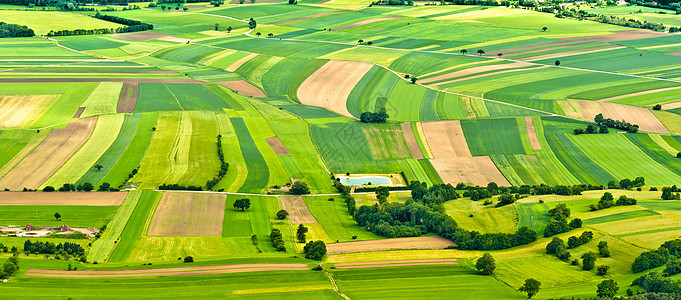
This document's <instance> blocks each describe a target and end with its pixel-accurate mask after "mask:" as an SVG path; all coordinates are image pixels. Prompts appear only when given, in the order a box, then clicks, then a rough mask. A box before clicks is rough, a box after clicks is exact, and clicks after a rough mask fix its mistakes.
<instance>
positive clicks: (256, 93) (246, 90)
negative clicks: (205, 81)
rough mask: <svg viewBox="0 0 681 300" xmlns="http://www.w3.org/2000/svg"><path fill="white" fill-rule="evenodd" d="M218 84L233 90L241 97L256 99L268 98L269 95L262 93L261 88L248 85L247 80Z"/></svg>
mask: <svg viewBox="0 0 681 300" xmlns="http://www.w3.org/2000/svg"><path fill="white" fill-rule="evenodd" d="M217 83H219V84H221V85H222V86H225V87H227V88H229V89H231V90H233V91H234V92H235V93H237V94H240V95H244V96H249V97H255V98H262V97H267V95H265V93H263V91H261V90H260V89H259V88H257V87H256V86H254V85H252V84H250V83H248V82H247V81H245V80H236V81H222V82H217Z"/></svg>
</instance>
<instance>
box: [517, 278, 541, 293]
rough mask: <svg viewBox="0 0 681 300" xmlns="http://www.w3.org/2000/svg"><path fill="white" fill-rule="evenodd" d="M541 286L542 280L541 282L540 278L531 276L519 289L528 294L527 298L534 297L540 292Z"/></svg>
mask: <svg viewBox="0 0 681 300" xmlns="http://www.w3.org/2000/svg"><path fill="white" fill-rule="evenodd" d="M540 286H541V282H539V280H536V279H534V278H529V279H525V284H523V286H521V287H520V288H519V289H518V291H521V292H525V293H526V294H527V298H532V297H533V296H534V295H536V294H537V293H539V287H540Z"/></svg>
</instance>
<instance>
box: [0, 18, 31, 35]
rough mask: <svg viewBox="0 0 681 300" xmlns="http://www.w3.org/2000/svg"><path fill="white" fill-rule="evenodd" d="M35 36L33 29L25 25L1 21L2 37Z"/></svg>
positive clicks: (0, 33)
mask: <svg viewBox="0 0 681 300" xmlns="http://www.w3.org/2000/svg"><path fill="white" fill-rule="evenodd" d="M32 36H35V33H34V32H33V29H30V28H28V27H27V26H25V25H18V24H8V23H5V22H0V38H10V37H32Z"/></svg>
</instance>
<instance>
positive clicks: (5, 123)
mask: <svg viewBox="0 0 681 300" xmlns="http://www.w3.org/2000/svg"><path fill="white" fill-rule="evenodd" d="M59 96H60V95H2V96H0V127H16V126H20V125H26V124H24V123H26V122H27V121H29V120H30V119H31V117H32V116H34V115H38V114H42V113H44V112H45V111H47V110H48V109H49V108H50V107H51V106H52V103H53V102H54V101H55V100H56V99H57V98H59Z"/></svg>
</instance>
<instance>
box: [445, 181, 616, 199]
mask: <svg viewBox="0 0 681 300" xmlns="http://www.w3.org/2000/svg"><path fill="white" fill-rule="evenodd" d="M603 189H605V187H603V186H602V185H591V184H580V185H567V186H566V185H558V186H548V185H545V184H540V185H533V186H530V185H521V186H511V187H506V186H498V185H497V184H496V183H494V182H490V183H488V184H487V187H480V186H467V185H466V184H463V183H459V184H457V185H456V190H466V191H465V192H464V193H463V196H464V197H471V200H480V199H486V198H490V197H492V196H495V195H501V194H520V195H552V194H555V195H562V196H571V195H581V194H582V192H583V191H591V190H603Z"/></svg>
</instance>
